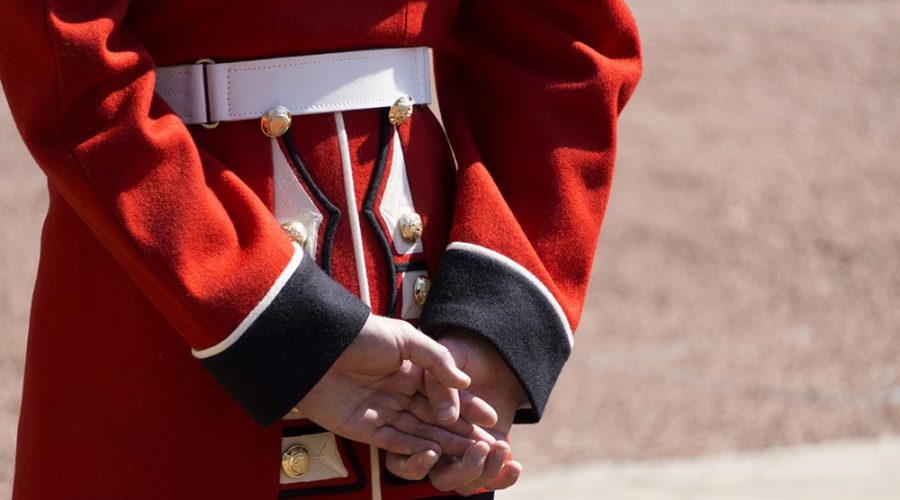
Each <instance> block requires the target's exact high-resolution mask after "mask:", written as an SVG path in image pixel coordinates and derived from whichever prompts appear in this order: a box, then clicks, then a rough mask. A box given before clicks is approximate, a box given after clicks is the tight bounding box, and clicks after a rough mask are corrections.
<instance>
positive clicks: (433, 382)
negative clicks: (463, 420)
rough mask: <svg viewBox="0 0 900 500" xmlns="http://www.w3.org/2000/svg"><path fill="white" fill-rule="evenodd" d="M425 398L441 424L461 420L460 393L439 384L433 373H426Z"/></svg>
mask: <svg viewBox="0 0 900 500" xmlns="http://www.w3.org/2000/svg"><path fill="white" fill-rule="evenodd" d="M425 396H426V397H427V398H428V403H429V404H430V405H431V408H432V409H434V415H435V416H436V417H437V419H438V421H439V422H441V423H453V422H456V421H457V420H459V412H460V403H459V391H457V390H456V389H452V388H450V387H447V386H445V385H444V384H442V383H440V382H438V380H437V378H435V377H434V376H433V375H432V374H431V372H425Z"/></svg>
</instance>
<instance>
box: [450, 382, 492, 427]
mask: <svg viewBox="0 0 900 500" xmlns="http://www.w3.org/2000/svg"><path fill="white" fill-rule="evenodd" d="M459 416H460V417H462V418H464V419H466V420H468V421H469V422H472V423H473V424H475V425H480V426H482V427H493V426H495V425H497V420H498V418H499V417H498V416H497V411H496V410H494V407H493V406H491V405H489V404H488V402H487V401H485V400H483V399H481V398H479V397H478V396H476V395H474V394H472V393H471V392H469V391H459Z"/></svg>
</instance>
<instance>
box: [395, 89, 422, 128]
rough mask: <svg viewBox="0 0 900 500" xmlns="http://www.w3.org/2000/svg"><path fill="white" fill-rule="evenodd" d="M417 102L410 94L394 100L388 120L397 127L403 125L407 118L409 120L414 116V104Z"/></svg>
mask: <svg viewBox="0 0 900 500" xmlns="http://www.w3.org/2000/svg"><path fill="white" fill-rule="evenodd" d="M415 104H416V103H415V101H413V98H412V97H410V96H408V95H407V96H403V97H401V98H400V99H397V101H396V102H394V105H393V106H391V111H390V113H388V121H390V122H391V125H393V126H395V127H396V126H398V125H403V124H404V123H406V120H409V117H410V116H412V114H413V105H415Z"/></svg>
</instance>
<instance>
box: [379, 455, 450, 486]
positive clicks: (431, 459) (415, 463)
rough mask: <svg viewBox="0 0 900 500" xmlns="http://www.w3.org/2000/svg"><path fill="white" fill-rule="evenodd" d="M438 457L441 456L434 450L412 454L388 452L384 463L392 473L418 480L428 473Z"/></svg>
mask: <svg viewBox="0 0 900 500" xmlns="http://www.w3.org/2000/svg"><path fill="white" fill-rule="evenodd" d="M438 458H440V457H439V456H438V454H437V453H435V452H434V450H422V451H420V452H418V453H416V454H415V455H410V456H404V455H398V454H396V453H388V454H387V455H386V456H385V459H384V465H385V467H386V468H387V470H389V471H391V474H393V475H395V476H397V477H399V478H403V479H407V480H410V481H418V480H420V479H422V478H424V477H425V476H427V475H428V472H429V471H431V468H432V467H434V464H436V463H437V461H438Z"/></svg>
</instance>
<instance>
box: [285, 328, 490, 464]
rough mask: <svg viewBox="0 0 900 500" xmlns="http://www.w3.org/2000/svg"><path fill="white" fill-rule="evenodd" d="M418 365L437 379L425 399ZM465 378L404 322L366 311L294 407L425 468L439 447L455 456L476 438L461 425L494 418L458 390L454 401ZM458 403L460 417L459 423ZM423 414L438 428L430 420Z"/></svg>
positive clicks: (341, 432) (473, 429) (465, 383)
mask: <svg viewBox="0 0 900 500" xmlns="http://www.w3.org/2000/svg"><path fill="white" fill-rule="evenodd" d="M423 370H424V371H425V372H427V373H428V374H429V375H430V376H431V377H433V378H434V379H435V380H437V382H438V383H439V384H438V385H439V387H438V388H437V389H432V390H430V391H429V392H428V397H427V399H426V398H425V397H423V396H422V395H421V394H420V392H424V387H423ZM470 382H471V380H470V378H469V376H468V375H466V374H465V373H463V372H462V371H461V370H460V369H459V368H457V367H456V363H455V362H454V360H453V357H452V356H451V355H450V351H449V350H447V348H446V347H444V346H442V345H441V344H439V343H437V342H436V341H434V340H433V339H431V338H430V337H428V336H427V335H425V334H424V333H422V332H420V331H419V330H417V329H416V328H414V327H413V326H412V325H410V324H409V323H407V322H405V321H401V320H395V319H390V318H386V317H383V316H376V315H374V314H372V315H370V316H369V318H368V320H367V321H366V323H365V325H363V328H362V330H361V331H360V332H359V334H358V335H357V337H356V339H354V341H353V342H352V343H351V344H350V345H349V346H348V347H347V349H346V350H345V351H344V352H343V353H342V354H341V356H340V357H338V359H337V360H336V361H335V363H334V364H333V365H332V366H331V368H330V369H329V370H328V371H327V372H326V373H325V375H324V376H323V377H322V378H321V379H320V380H319V382H318V383H317V384H316V385H315V386H313V388H312V389H311V390H310V391H309V392H308V393H307V394H306V396H305V397H304V398H303V399H302V400H301V401H300V403H299V404H298V405H297V408H298V409H299V410H300V411H302V412H303V414H304V416H306V418H308V419H310V420H312V421H313V422H315V423H316V424H318V425H320V426H322V427H323V428H325V429H328V430H329V431H331V432H334V433H335V434H338V435H340V436H344V437H346V438H349V439H352V440H354V441H359V442H363V443H368V444H371V445H374V446H377V447H379V448H382V449H385V450H387V451H389V452H393V453H397V454H400V455H406V456H413V457H415V460H417V461H421V462H422V463H423V464H425V465H426V466H428V468H430V465H433V464H434V462H435V461H436V460H437V458H438V457H439V456H440V455H441V454H442V453H444V452H445V451H446V452H449V453H451V454H456V453H461V452H462V451H464V450H465V449H467V448H469V447H470V446H471V444H472V443H474V442H475V441H477V440H478V439H479V438H478V436H479V435H480V434H479V431H480V429H478V427H477V426H475V425H472V424H469V423H468V422H472V423H475V424H479V423H480V424H482V425H487V426H490V425H493V423H495V422H496V420H497V415H496V412H494V411H493V409H492V408H491V407H490V406H488V405H487V403H485V402H484V401H482V400H480V399H478V398H472V397H469V396H467V395H465V394H464V396H463V402H464V403H465V404H462V405H461V403H460V394H459V391H458V390H459V389H464V388H466V387H468V385H469V383H470ZM461 407H462V409H463V410H464V411H463V412H462V416H463V417H464V420H458V419H459V417H460V410H461ZM430 415H438V416H439V417H440V418H439V419H438V420H439V421H440V422H442V426H437V425H433V424H431V423H429V421H431V420H432V418H431V417H430ZM454 422H455V423H454ZM448 429H449V430H448ZM482 434H483V431H482ZM453 452H456V453H453ZM429 464H430V465H429Z"/></svg>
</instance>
